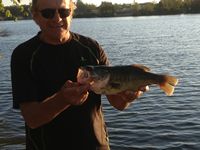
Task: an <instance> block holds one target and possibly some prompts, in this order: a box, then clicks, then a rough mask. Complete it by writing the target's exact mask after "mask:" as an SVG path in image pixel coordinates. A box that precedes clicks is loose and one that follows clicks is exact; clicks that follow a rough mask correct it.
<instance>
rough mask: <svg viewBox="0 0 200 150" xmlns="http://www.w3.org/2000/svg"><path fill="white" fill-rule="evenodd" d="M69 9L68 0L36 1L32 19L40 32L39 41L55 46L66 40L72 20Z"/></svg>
mask: <svg viewBox="0 0 200 150" xmlns="http://www.w3.org/2000/svg"><path fill="white" fill-rule="evenodd" d="M71 7H72V5H71V4H70V0H38V2H37V10H35V11H34V12H33V19H34V20H35V22H36V23H37V24H38V25H39V27H40V29H41V31H42V33H41V39H43V40H44V41H46V42H49V43H56V44H60V43H64V42H66V41H67V40H68V38H69V28H70V24H71V20H72V11H70V9H71V10H72V8H71ZM68 10H69V13H68Z"/></svg>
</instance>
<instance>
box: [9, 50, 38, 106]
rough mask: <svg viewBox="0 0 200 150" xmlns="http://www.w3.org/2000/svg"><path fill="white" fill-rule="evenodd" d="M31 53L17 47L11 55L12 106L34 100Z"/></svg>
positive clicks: (34, 86)
mask: <svg viewBox="0 0 200 150" xmlns="http://www.w3.org/2000/svg"><path fill="white" fill-rule="evenodd" d="M30 59H31V54H29V52H28V49H27V50H26V49H25V48H24V47H17V48H16V49H15V50H14V51H13V53H12V56H11V82H12V94H13V108H16V109H18V108H19V104H20V103H22V102H28V101H35V100H36V98H37V97H36V83H35V81H34V79H33V77H32V75H31V69H30Z"/></svg>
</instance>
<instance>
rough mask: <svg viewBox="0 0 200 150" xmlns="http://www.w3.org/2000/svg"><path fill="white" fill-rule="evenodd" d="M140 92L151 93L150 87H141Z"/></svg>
mask: <svg viewBox="0 0 200 150" xmlns="http://www.w3.org/2000/svg"><path fill="white" fill-rule="evenodd" d="M139 90H140V91H142V92H147V91H149V86H144V87H141V88H140V89H139Z"/></svg>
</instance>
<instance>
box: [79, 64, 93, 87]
mask: <svg viewBox="0 0 200 150" xmlns="http://www.w3.org/2000/svg"><path fill="white" fill-rule="evenodd" d="M77 82H78V83H80V84H86V83H90V82H91V75H90V72H89V71H87V70H86V69H85V68H84V67H80V68H79V69H78V73H77Z"/></svg>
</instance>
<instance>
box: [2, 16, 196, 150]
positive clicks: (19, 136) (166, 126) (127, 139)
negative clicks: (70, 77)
mask: <svg viewBox="0 0 200 150" xmlns="http://www.w3.org/2000/svg"><path fill="white" fill-rule="evenodd" d="M199 25H200V15H177V16H151V17H123V18H92V19H74V20H73V22H72V31H75V32H78V33H81V34H84V35H87V36H90V37H92V38H94V39H96V40H97V41H98V42H99V43H100V44H101V46H102V47H103V48H104V49H105V51H106V53H107V54H108V56H109V58H110V61H111V64H113V65H116V64H123V65H124V64H132V63H140V64H144V65H147V66H149V67H150V68H151V70H152V71H153V72H157V73H169V74H172V75H175V76H177V77H178V78H179V79H180V82H179V85H178V86H177V88H176V90H175V94H174V96H172V97H167V96H165V95H164V93H163V92H162V91H161V90H159V89H158V87H154V86H153V87H150V91H149V92H148V93H145V94H144V95H143V96H142V97H141V98H140V99H139V100H137V101H135V102H134V103H132V105H130V106H129V108H128V109H126V110H125V111H117V110H116V109H114V108H113V107H112V106H110V105H109V104H108V102H107V100H106V98H105V97H103V105H104V114H105V119H106V123H107V126H108V131H109V136H110V144H111V149H112V150H164V149H165V150H199V149H200V100H199V97H200V80H199V79H200V26H199ZM2 30H4V31H5V32H6V34H5V35H6V36H3V37H0V149H2V150H21V149H24V136H25V134H24V122H23V119H22V117H21V115H20V113H19V111H17V110H13V109H12V97H11V83H10V55H11V53H12V50H13V48H14V47H16V46H17V45H18V44H19V43H21V42H23V41H25V40H27V39H29V38H30V37H32V36H33V35H35V34H36V33H37V31H38V30H39V29H38V27H37V26H36V25H35V24H34V22H33V21H18V22H12V21H11V22H10V21H6V22H0V31H2Z"/></svg>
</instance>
